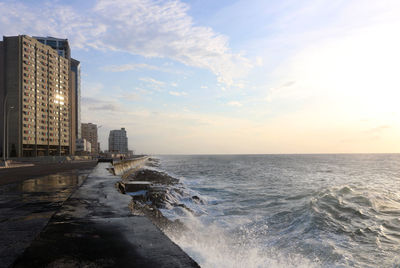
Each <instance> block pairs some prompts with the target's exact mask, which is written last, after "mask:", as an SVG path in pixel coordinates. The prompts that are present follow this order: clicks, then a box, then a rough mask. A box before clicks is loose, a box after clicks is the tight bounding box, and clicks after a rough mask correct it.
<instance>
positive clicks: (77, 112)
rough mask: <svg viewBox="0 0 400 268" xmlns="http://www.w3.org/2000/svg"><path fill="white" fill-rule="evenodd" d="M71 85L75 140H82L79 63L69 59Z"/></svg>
mask: <svg viewBox="0 0 400 268" xmlns="http://www.w3.org/2000/svg"><path fill="white" fill-rule="evenodd" d="M71 74H72V75H71V85H72V90H73V91H74V93H75V94H74V95H75V96H74V103H75V107H74V108H75V109H74V118H75V120H74V121H75V122H74V126H75V136H76V139H80V138H82V132H81V63H80V62H79V61H77V60H75V59H72V58H71Z"/></svg>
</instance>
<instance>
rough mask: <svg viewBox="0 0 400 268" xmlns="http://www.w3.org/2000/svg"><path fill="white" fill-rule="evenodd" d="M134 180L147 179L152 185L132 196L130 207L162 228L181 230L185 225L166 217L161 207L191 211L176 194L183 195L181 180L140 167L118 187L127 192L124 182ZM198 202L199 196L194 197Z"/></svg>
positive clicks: (135, 212)
mask: <svg viewBox="0 0 400 268" xmlns="http://www.w3.org/2000/svg"><path fill="white" fill-rule="evenodd" d="M134 181H147V182H151V183H152V185H151V186H150V187H149V189H147V191H146V194H145V195H134V196H132V202H131V204H130V209H131V210H132V212H133V213H134V214H136V215H146V216H147V217H148V218H149V219H151V221H152V222H153V223H154V224H155V225H156V226H158V227H159V228H160V229H162V230H164V231H165V230H166V229H167V230H168V231H181V230H182V229H183V228H185V227H184V225H183V224H182V223H181V222H180V221H179V220H175V221H171V220H169V219H168V218H166V217H165V216H164V215H163V214H162V213H161V211H160V210H159V209H162V208H173V207H180V208H183V209H185V210H187V211H189V212H191V213H192V212H193V211H192V210H191V209H190V208H188V207H187V206H185V204H182V203H180V202H179V199H178V198H176V195H180V196H183V194H184V193H183V191H182V190H181V189H180V187H179V186H181V184H180V183H179V180H178V179H176V178H174V177H171V176H169V175H168V174H166V173H162V172H157V171H154V170H150V169H140V170H137V171H136V172H134V173H132V174H130V175H129V176H128V177H127V178H126V179H125V180H124V181H122V182H119V183H118V185H117V187H118V188H119V189H120V191H121V192H122V193H125V186H124V184H125V183H127V182H134ZM193 201H194V202H196V203H200V202H202V201H201V199H200V198H199V197H198V196H194V197H193Z"/></svg>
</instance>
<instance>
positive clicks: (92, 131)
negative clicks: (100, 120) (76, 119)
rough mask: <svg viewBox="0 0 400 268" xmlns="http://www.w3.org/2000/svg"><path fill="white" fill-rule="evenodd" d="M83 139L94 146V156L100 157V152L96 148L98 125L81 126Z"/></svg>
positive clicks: (86, 124) (87, 124) (83, 124)
mask: <svg viewBox="0 0 400 268" xmlns="http://www.w3.org/2000/svg"><path fill="white" fill-rule="evenodd" d="M81 131H82V139H86V140H87V141H89V142H90V144H91V145H92V155H98V154H99V150H98V146H96V144H98V143H97V140H98V136H97V125H96V124H92V123H82V125H81Z"/></svg>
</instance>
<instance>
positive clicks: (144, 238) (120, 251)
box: [14, 160, 199, 267]
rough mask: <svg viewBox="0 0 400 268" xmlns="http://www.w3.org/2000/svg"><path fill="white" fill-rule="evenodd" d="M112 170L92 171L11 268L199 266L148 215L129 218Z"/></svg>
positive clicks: (105, 165)
mask: <svg viewBox="0 0 400 268" xmlns="http://www.w3.org/2000/svg"><path fill="white" fill-rule="evenodd" d="M127 161H130V160H127ZM133 162H135V161H133ZM112 168H115V166H111V165H110V163H99V164H98V165H97V166H96V167H95V168H94V170H93V171H92V173H91V174H90V175H89V176H88V177H87V178H86V180H85V181H84V182H83V183H82V185H81V186H80V187H79V188H78V189H77V190H76V191H75V192H74V193H73V194H72V195H71V196H70V198H69V199H68V200H66V201H65V202H64V204H63V206H62V207H61V209H60V210H59V211H58V212H57V213H56V214H55V215H54V216H53V217H52V218H51V219H50V221H49V222H48V224H47V226H46V227H45V228H44V229H43V230H42V232H41V233H40V235H39V236H38V237H37V238H36V239H35V240H34V241H33V242H32V244H31V245H30V246H29V247H28V248H27V249H26V251H25V252H24V254H23V255H22V256H21V257H20V258H18V259H17V261H16V262H15V263H14V267H28V266H29V267H51V266H53V267H54V266H56V267H69V266H71V265H72V266H73V265H78V266H79V265H81V266H82V265H83V266H85V265H86V266H91V267H92V266H93V267H106V266H107V267H109V266H119V267H127V266H128V267H132V266H133V267H199V265H198V264H197V263H196V262H195V261H194V260H193V259H191V258H190V257H189V256H188V255H187V254H186V253H185V252H184V251H183V250H182V249H181V248H180V247H179V246H177V245H176V244H175V243H173V242H172V241H171V239H170V238H168V237H167V236H166V235H165V234H164V233H163V232H162V231H161V230H160V229H159V228H158V227H157V226H156V225H155V224H153V223H152V221H151V220H150V219H149V217H146V216H138V215H134V214H132V212H131V210H130V203H131V199H132V198H131V197H130V196H129V195H123V194H121V193H120V192H119V191H118V189H117V187H116V185H117V184H118V182H119V181H121V179H122V177H121V176H116V175H113V174H111V173H110V172H109V170H110V169H112ZM131 168H134V166H132V167H131Z"/></svg>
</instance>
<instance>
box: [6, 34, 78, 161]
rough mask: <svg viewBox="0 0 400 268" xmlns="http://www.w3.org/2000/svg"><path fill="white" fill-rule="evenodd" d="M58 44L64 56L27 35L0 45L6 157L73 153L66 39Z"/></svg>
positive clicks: (9, 39)
mask: <svg viewBox="0 0 400 268" xmlns="http://www.w3.org/2000/svg"><path fill="white" fill-rule="evenodd" d="M57 45H59V46H60V47H61V45H62V47H63V49H64V50H63V52H62V53H61V52H60V51H57V50H55V49H53V48H52V47H50V46H49V45H46V44H43V43H42V42H39V41H38V40H37V39H35V38H32V37H29V36H26V35H19V36H12V37H3V41H2V42H0V107H1V111H0V112H1V116H0V120H1V124H0V128H1V131H0V133H1V134H0V136H1V142H0V143H1V147H3V140H4V141H5V151H6V152H7V154H6V155H7V156H10V157H14V156H15V157H22V156H42V155H43V156H44V155H69V154H71V153H72V149H73V148H72V141H71V140H72V138H71V132H72V124H71V95H72V92H71V87H70V75H71V74H70V73H71V72H70V66H71V65H70V55H69V54H70V49H69V45H68V41H67V40H66V39H63V42H62V43H57ZM4 105H5V106H4ZM4 134H5V135H4ZM2 151H3V150H2Z"/></svg>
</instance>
